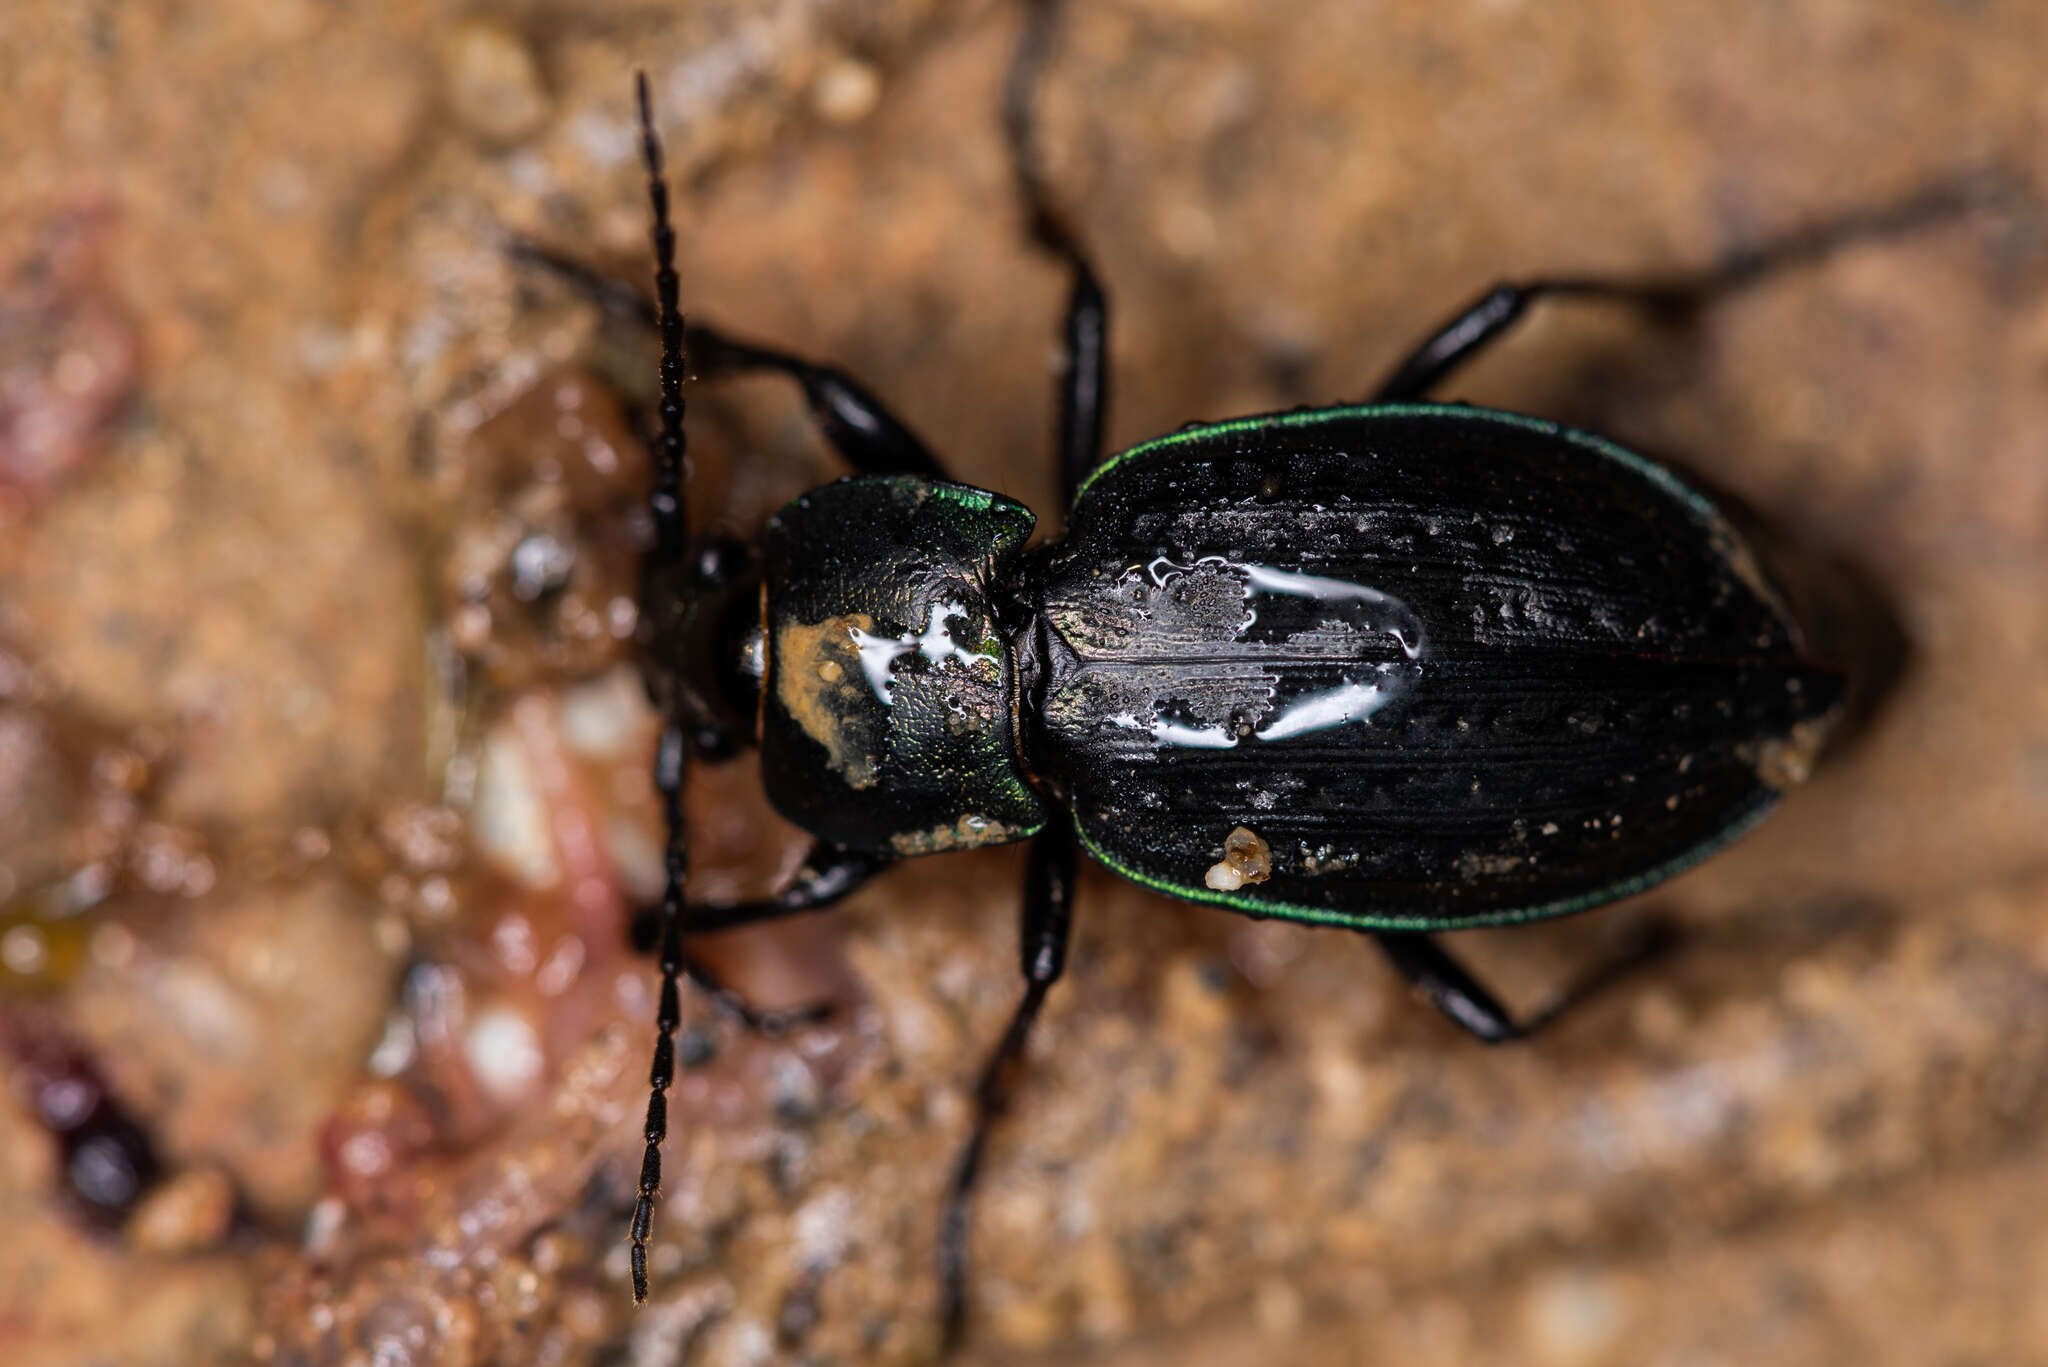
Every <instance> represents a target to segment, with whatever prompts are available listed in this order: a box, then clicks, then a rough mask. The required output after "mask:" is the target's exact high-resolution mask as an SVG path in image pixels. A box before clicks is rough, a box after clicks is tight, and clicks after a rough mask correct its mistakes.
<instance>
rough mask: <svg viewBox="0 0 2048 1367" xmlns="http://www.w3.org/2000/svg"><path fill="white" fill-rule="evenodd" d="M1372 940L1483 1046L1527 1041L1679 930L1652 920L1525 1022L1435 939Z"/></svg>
mask: <svg viewBox="0 0 2048 1367" xmlns="http://www.w3.org/2000/svg"><path fill="white" fill-rule="evenodd" d="M1372 938H1373V939H1374V940H1375V941H1377V942H1378V944H1379V947H1380V949H1381V950H1382V951H1383V952H1384V953H1385V954H1386V956H1387V959H1388V961H1389V962H1390V963H1392V964H1393V966H1394V970H1395V972H1397V973H1399V974H1400V975H1401V976H1402V977H1403V978H1406V979H1407V980H1408V982H1409V984H1410V985H1411V986H1413V987H1415V988H1416V989H1417V990H1418V991H1420V992H1421V993H1422V995H1423V996H1425V997H1427V998H1428V999H1429V1003H1430V1005H1432V1006H1434V1007H1435V1008H1436V1009H1437V1010H1439V1011H1441V1012H1443V1014H1444V1015H1445V1017H1447V1018H1448V1019H1449V1020H1450V1021H1451V1023H1452V1024H1454V1025H1456V1026H1457V1027H1458V1028H1459V1029H1461V1030H1463V1031H1465V1032H1466V1033H1467V1034H1469V1035H1471V1036H1472V1037H1473V1038H1474V1039H1477V1040H1479V1041H1481V1042H1482V1043H1485V1044H1505V1043H1507V1042H1508V1041H1509V1040H1520V1039H1528V1038H1529V1037H1530V1036H1531V1035H1534V1034H1537V1033H1538V1032H1540V1031H1541V1030H1543V1029H1544V1027H1546V1026H1549V1025H1551V1024H1554V1023H1555V1022H1556V1021H1557V1020H1558V1019H1559V1018H1560V1017H1562V1016H1564V1015H1565V1014H1566V1013H1567V1012H1569V1011H1570V1010H1572V1008H1574V1007H1576V1006H1577V1005H1578V1004H1579V1003H1580V1002H1583V1001H1585V1000H1586V999H1587V998H1588V997H1591V996H1593V995H1594V994H1595V993H1597V992H1600V991H1601V990H1603V989H1604V988H1606V987H1607V986H1608V985H1609V984H1611V983H1613V982H1614V981H1615V979H1617V978H1620V977H1622V976H1623V975H1625V974H1627V973H1631V972H1633V971H1634V970H1635V969H1637V968H1639V967H1641V966H1642V965H1643V964H1645V963H1647V962H1648V961H1649V960H1651V959H1652V958H1655V957H1656V956H1657V955H1659V954H1662V953H1663V952H1664V951H1666V950H1667V949H1669V948H1670V947H1671V945H1672V944H1673V943H1674V942H1675V940H1676V938H1677V937H1676V934H1675V933H1674V932H1673V931H1672V929H1671V927H1670V925H1669V924H1667V923H1666V922H1663V921H1651V922H1648V923H1647V924H1646V925H1645V926H1644V927H1643V929H1642V930H1641V931H1640V932H1639V933H1638V934H1637V935H1636V936H1635V937H1634V938H1633V939H1631V941H1630V942H1629V943H1628V944H1627V945H1626V946H1625V947H1624V948H1623V949H1622V951H1621V952H1620V953H1618V954H1616V955H1615V956H1614V957H1612V958H1610V959H1608V960H1606V961H1604V962H1602V963H1600V964H1598V965H1596V966H1595V967H1594V969H1593V970H1592V971H1591V972H1590V973H1587V974H1585V975H1584V976H1582V977H1581V978H1580V979H1579V980H1578V981H1576V982H1574V983H1572V984H1571V985H1570V986H1569V987H1567V988H1566V989H1565V990H1564V991H1563V992H1561V993H1560V994H1558V996H1557V997H1555V998H1554V999H1552V1001H1551V1002H1550V1003H1549V1004H1548V1005H1547V1006H1544V1007H1543V1008H1542V1009H1540V1010H1538V1011H1537V1012H1536V1013H1535V1014H1534V1015H1532V1016H1530V1017H1529V1018H1528V1019H1527V1020H1520V1021H1518V1020H1516V1019H1515V1017H1514V1016H1513V1014H1512V1013H1510V1012H1509V1011H1508V1009H1507V1008H1506V1007H1504V1006H1502V1005H1501V1003H1500V1001H1499V999H1498V998H1496V997H1495V996H1494V995H1493V993H1492V992H1490V991H1488V990H1487V988H1486V986H1485V985H1484V984H1483V983H1481V982H1480V981H1479V980H1478V979H1477V978H1476V977H1474V976H1473V975H1472V973H1471V971H1470V970H1469V969H1467V968H1466V967H1465V966H1464V965H1463V964H1461V963H1459V962H1458V960H1457V958H1456V957H1455V956H1454V955H1452V954H1451V952H1450V951H1449V950H1447V949H1445V948H1444V947H1443V946H1442V945H1440V944H1438V943H1437V942H1436V940H1435V939H1434V938H1433V937H1431V936H1429V935H1426V934H1423V933H1421V932H1417V931H1391V930H1380V931H1374V932H1372Z"/></svg>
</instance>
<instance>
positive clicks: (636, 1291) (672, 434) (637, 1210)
mask: <svg viewBox="0 0 2048 1367" xmlns="http://www.w3.org/2000/svg"><path fill="white" fill-rule="evenodd" d="M633 90H634V94H635V96H636V97H637V101H638V104H639V109H640V157H641V160H642V161H643V162H644V163H645V164H646V167H647V197H648V199H649V201H650V202H651V203H652V205H653V208H654V230H653V242H654V296H655V309H656V315H655V317H656V324H657V326H658V327H659V328H660V330H661V433H660V436H659V437H658V438H657V440H656V442H655V447H654V492H653V493H652V494H651V495H650V496H649V498H648V510H649V512H650V513H652V514H653V518H654V549H653V550H652V551H651V552H649V554H648V560H647V570H646V575H645V578H646V581H647V584H648V587H649V589H650V590H651V592H650V593H649V594H646V595H643V599H644V600H645V601H647V602H649V603H650V604H651V603H652V601H653V595H654V594H655V593H660V592H664V591H666V592H669V593H674V592H676V591H677V590H678V589H679V587H680V585H681V583H682V580H683V569H684V565H683V561H684V553H683V542H684V538H685V536H686V534H687V527H686V525H685V516H684V504H683V454H684V437H683V316H682V311H681V308H680V306H679V304H678V303H677V294H678V287H677V283H676V235H675V229H674V228H673V227H672V226H671V225H670V223H669V217H668V184H667V182H666V181H665V180H664V179H663V176H662V157H661V139H660V138H659V137H658V136H657V135H656V134H655V131H654V102H653V99H652V98H651V97H650V96H649V94H648V92H647V73H646V72H644V71H643V72H636V73H635V74H634V77H633ZM656 667H657V669H658V668H659V665H658V664H657V666H656ZM661 691H662V692H663V693H664V694H668V695H672V694H673V692H674V689H673V688H672V687H664V688H663V689H662V690H661ZM666 703H667V705H666V706H664V708H663V709H662V712H663V722H662V729H661V742H660V744H659V746H658V747H657V748H656V750H655V757H654V786H655V788H656V789H658V790H659V791H660V793H661V808H662V817H663V819H664V821H665V822H666V823H667V826H668V839H667V844H666V846H665V847H664V850H663V855H664V863H665V864H666V870H667V878H666V883H665V886H664V887H663V889H662V894H661V1003H660V1005H659V1006H658V1007H657V1009H656V1011H655V1017H654V1063H653V1066H652V1067H651V1068H650V1069H649V1071H648V1078H647V1085H648V1092H647V1129H646V1138H647V1149H646V1152H645V1153H644V1154H642V1155H641V1159H640V1194H639V1199H638V1200H636V1201H635V1202H634V1203H633V1225H632V1239H633V1258H632V1261H633V1302H634V1304H636V1305H638V1304H641V1303H643V1302H645V1301H646V1299H647V1240H648V1236H649V1235H650V1234H651V1233H652V1231H653V1227H654V1201H655V1197H656V1196H657V1195H659V1194H660V1192H661V1142H662V1140H664V1139H666V1138H667V1137H668V1089H669V1084H670V1083H671V1082H673V1081H674V1080H675V1064H676V1058H675V1032H676V1027H677V1026H678V1025H679V1024H681V1022H682V999H681V991H680V989H679V987H678V986H677V979H678V978H679V977H680V976H681V974H682V971H683V934H682V929H683V926H682V923H683V896H684V892H685V889H686V887H687V885H688V882H689V874H690V858H689V847H688V844H687V842H686V839H685V833H684V829H683V776H684V772H685V770H686V768H687V766H688V758H689V753H690V746H689V741H688V739H687V738H686V737H685V736H684V734H683V725H682V719H681V718H680V717H679V716H678V715H677V712H676V708H675V705H674V699H673V696H669V697H668V698H667V699H666Z"/></svg>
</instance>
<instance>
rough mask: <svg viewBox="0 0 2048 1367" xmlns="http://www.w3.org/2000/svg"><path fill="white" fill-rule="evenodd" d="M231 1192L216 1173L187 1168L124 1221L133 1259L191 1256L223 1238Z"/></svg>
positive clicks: (231, 1185)
mask: <svg viewBox="0 0 2048 1367" xmlns="http://www.w3.org/2000/svg"><path fill="white" fill-rule="evenodd" d="M234 1214H235V1186H234V1183H233V1182H231V1181H229V1180H228V1175H227V1174H226V1173H224V1172H222V1171H220V1169H218V1168H188V1169H186V1170H185V1171H184V1172H181V1173H178V1174H176V1175H175V1176H173V1177H171V1178H170V1179H169V1180H167V1181H165V1182H162V1183H160V1184H159V1185H158V1186H157V1188H156V1189H155V1190H154V1191H152V1192H150V1193H149V1195H147V1196H145V1197H144V1198H143V1199H142V1203H141V1204H140V1205H138V1206H137V1207H136V1208H135V1213H134V1214H133V1215H131V1216H130V1217H129V1219H128V1226H127V1230H126V1238H127V1241H128V1246H129V1247H130V1248H132V1249H134V1250H135V1251H136V1252H138V1253H155V1254H175V1253H195V1252H198V1251H200V1250H201V1249H208V1248H214V1247H216V1246H218V1245H219V1244H220V1242H221V1240H223V1239H225V1238H226V1237H227V1232H228V1223H229V1221H231V1220H232V1219H233V1218H234Z"/></svg>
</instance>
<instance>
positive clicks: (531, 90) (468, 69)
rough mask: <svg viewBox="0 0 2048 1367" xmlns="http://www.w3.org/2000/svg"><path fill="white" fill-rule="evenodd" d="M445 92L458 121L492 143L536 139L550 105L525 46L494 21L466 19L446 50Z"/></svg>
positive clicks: (443, 53)
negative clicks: (535, 134) (536, 133)
mask: <svg viewBox="0 0 2048 1367" xmlns="http://www.w3.org/2000/svg"><path fill="white" fill-rule="evenodd" d="M441 82H442V89H443V90H444V91H445V92H446V94H447V96H448V106H449V108H450V109H451V110H452V111H453V112H454V114H455V117H456V120H457V121H458V122H460V123H461V124H462V126H463V127H464V128H465V129H467V130H468V131H469V132H470V133H472V134H474V135H475V136H477V137H479V138H482V139H483V140H484V141H486V142H491V143H499V144H506V143H515V142H520V141H522V140H524V139H526V138H528V137H531V136H532V135H533V134H534V133H535V132H537V131H538V130H539V129H540V126H541V125H542V124H544V123H546V122H547V118H548V113H549V108H550V102H549V99H548V93H547V90H546V88H545V87H544V86H543V85H542V84H541V79H540V67H539V65H538V64H537V63H536V62H535V61H534V59H533V52H532V50H531V49H530V48H528V47H527V45H526V40H525V38H523V37H522V36H521V35H520V34H519V33H517V32H516V31H514V30H513V29H512V28H511V27H509V26H508V25H506V24H504V23H502V22H500V21H498V20H495V19H483V18H475V19H465V20H463V21H462V22H461V23H459V24H457V25H456V26H455V30H454V32H452V33H450V34H449V35H448V41H447V42H446V43H445V44H443V45H442V48H441Z"/></svg>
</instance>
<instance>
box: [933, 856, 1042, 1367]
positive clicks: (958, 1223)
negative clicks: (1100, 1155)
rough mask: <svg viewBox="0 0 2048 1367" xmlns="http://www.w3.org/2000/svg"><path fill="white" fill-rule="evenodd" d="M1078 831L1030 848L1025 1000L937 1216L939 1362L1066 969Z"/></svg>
mask: <svg viewBox="0 0 2048 1367" xmlns="http://www.w3.org/2000/svg"><path fill="white" fill-rule="evenodd" d="M1074 860H1075V844H1074V828H1073V825H1072V824H1071V823H1070V822H1067V821H1061V820H1058V819H1057V818H1055V820H1054V821H1052V822H1050V823H1048V824H1047V826H1046V828H1045V829H1044V830H1043V831H1041V832H1040V833H1039V834H1038V836H1037V837H1036V838H1035V839H1033V840H1032V842H1031V862H1030V866H1029V871H1028V873H1027V874H1026V875H1025V882H1024V913H1023V924H1022V928H1021V930H1020V931H1019V934H1018V950H1019V953H1020V956H1021V958H1022V962H1023V969H1024V999H1023V1000H1022V1001H1020V1002H1018V1003H1017V1011H1016V1014H1015V1015H1013V1016H1011V1017H1010V1025H1009V1028H1008V1029H1007V1030H1005V1031H1004V1032H1003V1040H1002V1043H1001V1044H999V1045H997V1046H996V1051H995V1053H993V1054H992V1055H990V1056H989V1060H988V1063H987V1064H986V1065H985V1066H984V1067H983V1068H982V1070H981V1080H980V1082H978V1083H977V1084H976V1085H975V1089H974V1107H975V1116H974V1130H973V1132H972V1133H971V1134H970V1135H969V1136H968V1138H967V1147H966V1148H964V1149H962V1150H961V1151H960V1157H959V1160H958V1161H957V1162H956V1163H955V1164H954V1166H953V1180H952V1181H951V1182H950V1183H949V1184H948V1185H947V1187H946V1204H945V1208H944V1210H943V1211H942V1212H941V1214H940V1216H939V1323H940V1325H941V1334H942V1336H943V1337H942V1346H941V1349H940V1354H941V1356H950V1355H951V1354H952V1352H953V1350H954V1349H955V1348H957V1347H958V1346H959V1343H960V1336H961V1332H962V1331H963V1330H964V1329H965V1328H966V1325H967V1216H968V1213H969V1209H970V1207H971V1205H972V1202H973V1198H974V1183H975V1179H976V1178H977V1177H978V1176H979V1175H980V1173H981V1157H982V1152H983V1150H984V1149H985V1148H986V1147H987V1145H988V1137H989V1132H990V1131H991V1130H993V1129H994V1128H995V1126H996V1124H997V1123H998V1122H999V1121H1000V1120H1001V1119H1002V1118H1003V1115H1004V1113H1005V1112H1007V1111H1008V1110H1009V1109H1010V1098H1011V1095H1012V1093H1014V1092H1015V1090H1016V1086H1017V1075H1018V1073H1019V1071H1020V1067H1019V1065H1020V1064H1022V1062H1023V1059H1024V1041H1025V1038H1026V1037H1027V1036H1028V1035H1029V1034H1030V1032H1031V1023H1032V1021H1034V1020H1036V1019H1037V1018H1038V1008H1039V1007H1040V1006H1042V1005H1044V1003H1045V994H1046V990H1047V989H1048V988H1050V987H1051V986H1052V985H1053V983H1055V982H1057V981H1058V980H1059V976H1060V971H1061V970H1062V969H1063V968H1065V967H1066V961H1067V933H1068V931H1069V930H1070V929H1071V928H1072V925H1073V907H1074Z"/></svg>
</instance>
